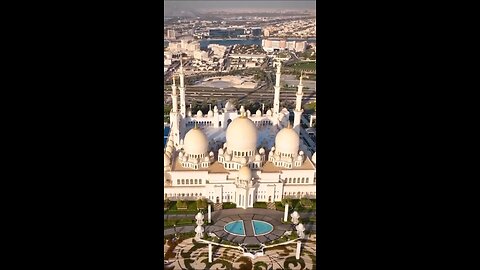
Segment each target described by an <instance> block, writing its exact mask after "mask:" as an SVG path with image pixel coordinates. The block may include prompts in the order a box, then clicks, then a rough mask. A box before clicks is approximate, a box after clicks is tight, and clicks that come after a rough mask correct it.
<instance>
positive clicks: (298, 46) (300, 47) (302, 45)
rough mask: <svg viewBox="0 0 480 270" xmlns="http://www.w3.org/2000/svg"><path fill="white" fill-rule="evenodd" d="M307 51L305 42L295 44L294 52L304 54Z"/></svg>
mask: <svg viewBox="0 0 480 270" xmlns="http://www.w3.org/2000/svg"><path fill="white" fill-rule="evenodd" d="M306 49H307V42H306V41H299V42H296V44H295V51H296V52H304V51H305V50H306Z"/></svg>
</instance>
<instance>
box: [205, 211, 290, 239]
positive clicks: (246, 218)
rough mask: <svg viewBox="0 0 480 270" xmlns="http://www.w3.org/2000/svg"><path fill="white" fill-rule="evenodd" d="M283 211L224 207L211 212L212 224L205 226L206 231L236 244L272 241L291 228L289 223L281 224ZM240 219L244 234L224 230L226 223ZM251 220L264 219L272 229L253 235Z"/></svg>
mask: <svg viewBox="0 0 480 270" xmlns="http://www.w3.org/2000/svg"><path fill="white" fill-rule="evenodd" d="M282 218H283V212H280V211H274V210H268V209H260V208H250V209H225V210H221V211H217V212H214V213H213V214H212V221H213V224H212V225H207V226H205V232H206V233H214V234H215V235H216V236H218V237H219V238H222V239H225V240H227V241H230V242H235V243H238V244H241V243H244V244H249V245H251V244H260V243H265V242H268V241H273V240H276V239H278V238H280V237H281V236H283V235H284V233H285V231H290V230H293V227H292V225H291V224H282V222H281V220H282ZM236 220H242V221H243V223H244V226H245V227H244V228H245V236H238V235H233V234H230V233H228V232H226V231H225V229H224V227H225V225H226V224H228V223H230V222H232V221H236ZM252 220H259V221H265V222H268V223H270V224H271V225H272V226H273V230H272V231H271V232H269V233H267V234H264V235H260V236H255V233H254V231H253V227H252V222H251V221H252Z"/></svg>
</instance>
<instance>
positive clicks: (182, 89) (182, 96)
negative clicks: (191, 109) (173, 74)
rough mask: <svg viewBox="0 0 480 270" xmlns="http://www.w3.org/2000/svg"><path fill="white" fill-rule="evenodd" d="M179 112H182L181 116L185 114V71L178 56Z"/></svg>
mask: <svg viewBox="0 0 480 270" xmlns="http://www.w3.org/2000/svg"><path fill="white" fill-rule="evenodd" d="M179 89H180V113H181V114H182V118H185V116H186V108H185V73H184V72H183V62H182V58H180V87H179Z"/></svg>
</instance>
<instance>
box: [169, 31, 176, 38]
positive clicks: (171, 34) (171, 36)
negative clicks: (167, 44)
mask: <svg viewBox="0 0 480 270" xmlns="http://www.w3.org/2000/svg"><path fill="white" fill-rule="evenodd" d="M175 36H176V33H175V30H173V29H169V30H167V38H171V39H175Z"/></svg>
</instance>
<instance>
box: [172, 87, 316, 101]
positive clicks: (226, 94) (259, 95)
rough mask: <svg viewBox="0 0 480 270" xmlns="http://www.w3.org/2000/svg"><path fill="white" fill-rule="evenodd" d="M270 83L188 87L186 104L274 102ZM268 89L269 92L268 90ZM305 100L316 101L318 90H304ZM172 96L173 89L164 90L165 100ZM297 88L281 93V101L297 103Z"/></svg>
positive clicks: (284, 90)
mask: <svg viewBox="0 0 480 270" xmlns="http://www.w3.org/2000/svg"><path fill="white" fill-rule="evenodd" d="M268 86H269V83H268V82H267V84H266V85H265V86H263V87H260V88H258V89H238V88H224V89H219V88H209V87H192V86H190V87H189V86H187V87H186V88H187V90H186V93H185V100H186V102H192V101H193V100H197V101H201V100H206V99H212V98H213V99H229V98H237V99H239V100H242V99H250V100H273V98H274V90H273V89H268V88H267V87H268ZM267 89H268V90H267ZM303 92H304V94H303V100H302V102H304V103H305V102H310V101H315V100H316V90H315V89H304V90H303ZM170 95H171V88H170V87H167V88H165V90H164V98H169V97H170ZM296 98H297V96H296V88H290V89H282V90H281V91H280V100H281V101H295V100H296Z"/></svg>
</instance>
